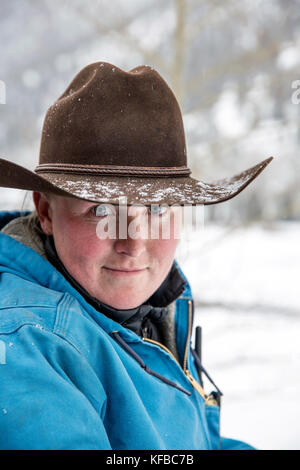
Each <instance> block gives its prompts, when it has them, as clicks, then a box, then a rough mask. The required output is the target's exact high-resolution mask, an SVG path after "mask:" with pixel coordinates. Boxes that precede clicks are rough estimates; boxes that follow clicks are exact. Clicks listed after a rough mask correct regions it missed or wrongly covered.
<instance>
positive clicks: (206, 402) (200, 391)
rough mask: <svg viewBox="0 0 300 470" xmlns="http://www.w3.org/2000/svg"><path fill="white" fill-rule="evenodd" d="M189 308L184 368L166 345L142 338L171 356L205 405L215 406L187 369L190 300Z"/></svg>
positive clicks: (190, 320)
mask: <svg viewBox="0 0 300 470" xmlns="http://www.w3.org/2000/svg"><path fill="white" fill-rule="evenodd" d="M188 306H189V308H188V334H187V339H186V344H185V350H184V358H183V367H181V365H180V363H179V362H178V360H177V359H176V357H175V356H174V354H173V353H172V351H170V349H168V348H167V347H166V346H165V345H164V344H162V343H159V342H158V341H155V340H153V339H149V338H142V339H143V341H147V342H149V343H153V344H156V345H157V346H159V347H160V348H162V349H163V350H164V351H166V352H167V353H168V354H170V356H171V357H172V358H173V359H174V360H175V361H176V363H177V364H178V365H179V367H180V368H182V369H183V372H184V373H185V375H186V377H187V379H188V380H189V382H190V383H191V384H192V386H193V387H194V388H195V389H196V390H197V392H198V393H199V394H200V395H201V397H202V398H203V400H204V401H205V404H206V405H215V404H216V401H215V400H214V399H212V397H211V396H210V395H207V394H206V393H205V391H204V389H203V388H202V387H201V385H200V384H199V382H197V380H196V379H194V377H193V376H192V374H191V373H190V371H189V370H188V368H187V355H188V347H189V340H190V336H191V329H192V306H193V305H192V301H191V300H188Z"/></svg>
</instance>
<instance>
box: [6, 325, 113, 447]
mask: <svg viewBox="0 0 300 470" xmlns="http://www.w3.org/2000/svg"><path fill="white" fill-rule="evenodd" d="M0 343H1V352H2V356H1V361H0V381H1V387H0V436H1V437H0V449H5V450H8V449H43V450H49V449H50V450H52V449H53V450H54V449H68V450H69V449H75V450H81V449H88V450H92V449H111V447H110V443H109V440H108V437H107V434H106V431H105V428H104V425H103V418H104V414H105V408H106V395H105V392H104V390H103V387H102V385H101V383H100V381H99V379H98V378H97V377H96V375H95V374H94V372H93V371H92V369H91V368H90V367H89V364H88V363H87V361H86V360H85V358H84V356H82V355H81V354H80V352H79V351H77V350H76V349H75V348H74V347H73V346H72V345H71V344H69V343H68V342H67V341H66V340H65V339H63V338H60V337H59V336H57V335H55V334H53V333H52V332H50V331H46V330H44V329H41V328H40V326H39V325H36V326H34V325H23V326H22V327H21V328H19V329H18V330H17V331H15V332H13V333H9V334H0ZM93 391H94V392H95V391H97V393H93ZM95 396H96V397H97V399H96V398H95Z"/></svg>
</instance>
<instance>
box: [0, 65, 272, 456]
mask: <svg viewBox="0 0 300 470" xmlns="http://www.w3.org/2000/svg"><path fill="white" fill-rule="evenodd" d="M270 161H271V158H268V159H266V160H264V161H263V162H260V163H259V164H257V165H255V166H254V167H252V168H250V169H248V170H246V171H243V172H242V173H240V174H239V175H236V176H234V177H233V178H227V179H224V180H222V181H218V182H215V183H211V184H207V183H203V182H202V181H198V180H197V179H194V178H192V177H191V176H190V173H191V171H190V170H189V168H188V167H187V157H186V145H185V135H184V128H183V123H182V116H181V111H180V108H179V105H178V103H177V100H176V98H175V96H174V94H173V92H172V91H171V89H170V88H169V86H168V85H167V83H166V82H165V81H164V79H163V78H162V77H161V76H160V74H159V73H158V72H157V71H156V70H154V69H153V68H152V67H149V66H146V65H142V66H138V67H135V68H134V69H132V70H130V71H129V72H126V71H124V70H122V69H120V68H118V67H116V66H115V65H112V64H109V63H106V62H96V63H93V64H90V65H88V66H86V67H85V68H83V69H82V70H81V71H80V72H79V73H78V74H77V75H76V76H75V78H74V79H73V80H72V82H71V83H70V85H69V86H68V87H67V89H66V91H65V92H64V93H63V94H62V95H61V96H60V97H59V98H58V99H57V100H56V102H55V103H54V104H53V105H52V106H51V107H50V108H49V110H48V112H47V114H46V117H45V121H44V126H43V131H42V139H41V147H40V157H39V164H38V166H37V167H36V169H35V171H34V172H32V171H29V170H27V169H26V168H24V167H22V166H20V165H17V164H15V163H13V162H11V161H8V160H4V159H1V160H0V186H2V187H8V188H19V189H23V190H29V191H33V200H34V205H35V210H34V211H3V212H1V214H0V227H1V233H0V260H1V262H0V272H1V282H0V293H1V295H0V303H1V308H0V342H1V343H0V344H1V349H0V351H1V358H0V359H1V360H0V374H1V383H2V385H1V387H0V430H1V432H0V436H1V438H0V448H1V449H43V450H49V449H51V450H57V449H68V450H71V449H72V450H73V449H76V450H82V449H85V450H86V449H88V450H90V449H101V450H109V449H113V450H124V449H130V450H141V449H151V450H153V449H159V450H164V449H167V450H174V449H175V450H180V449H182V450H192V449H195V450H198V449H199V450H200V449H207V450H212V449H252V447H251V445H248V444H246V443H243V442H241V441H238V440H233V439H227V438H223V437H220V429H219V414H220V396H221V392H220V390H219V389H218V388H217V387H216V386H214V383H213V382H212V389H213V388H214V389H213V390H212V391H211V392H208V393H207V392H205V391H204V389H203V387H202V385H201V383H202V382H201V374H203V373H206V371H205V369H204V367H203V365H202V364H201V361H200V358H199V354H197V352H196V351H195V350H194V348H192V347H191V332H192V326H193V315H194V313H193V297H192V292H191V288H190V285H189V282H188V280H187V278H186V277H185V275H184V273H183V271H182V269H181V267H180V266H179V264H178V262H177V261H176V259H175V252H176V247H177V244H178V238H177V237H176V236H175V235H176V233H177V231H178V230H179V231H180V227H181V219H180V217H178V214H181V213H182V209H183V207H184V206H185V205H192V206H196V205H202V204H215V203H219V202H223V201H226V200H228V199H230V198H232V197H234V196H236V195H237V194H238V193H239V192H240V191H242V190H243V189H244V188H245V187H246V186H247V185H248V184H249V183H250V182H251V181H253V180H254V178H256V177H257V175H258V174H259V173H260V172H261V171H262V170H263V169H264V168H265V167H266V166H267V164H268V163H269V162H270ZM109 222H113V224H111V226H112V227H113V229H112V231H111V232H108V231H107V227H108V225H109ZM150 223H151V224H152V223H153V224H154V225H153V226H156V227H158V236H156V237H151V236H150V231H149V232H148V233H147V236H145V237H142V236H141V234H143V233H145V232H144V230H145V231H147V229H148V228H149V226H150V225H149V224H150ZM164 227H167V228H169V236H168V237H165V238H164V237H163V236H162V230H163V228H164ZM150 228H152V225H151V227H150ZM104 232H105V233H106V235H105V233H104ZM151 233H152V232H151ZM208 377H209V376H208Z"/></svg>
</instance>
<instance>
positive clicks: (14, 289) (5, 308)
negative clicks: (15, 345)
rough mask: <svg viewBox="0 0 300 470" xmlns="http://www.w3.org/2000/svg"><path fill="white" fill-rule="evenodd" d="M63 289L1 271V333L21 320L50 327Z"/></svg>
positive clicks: (15, 326) (19, 323)
mask: <svg viewBox="0 0 300 470" xmlns="http://www.w3.org/2000/svg"><path fill="white" fill-rule="evenodd" d="M64 296H65V294H64V292H58V291H54V290H52V289H48V288H47V287H44V286H41V285H39V284H36V283H35V282H32V281H29V280H27V279H23V278H22V277H20V276H18V275H16V274H13V273H1V275H0V333H5V332H7V333H9V332H11V331H14V330H15V329H17V328H19V327H20V326H22V325H23V324H32V325H34V326H38V327H39V326H40V327H42V328H46V329H48V330H53V327H54V325H55V320H56V313H57V309H58V306H59V305H60V303H61V302H62V299H63V297H64Z"/></svg>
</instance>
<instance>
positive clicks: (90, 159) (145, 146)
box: [39, 62, 186, 168]
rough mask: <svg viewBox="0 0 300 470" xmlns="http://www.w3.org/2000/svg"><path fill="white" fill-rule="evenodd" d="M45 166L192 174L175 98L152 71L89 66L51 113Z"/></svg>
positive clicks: (44, 136)
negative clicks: (169, 170) (166, 169)
mask: <svg viewBox="0 0 300 470" xmlns="http://www.w3.org/2000/svg"><path fill="white" fill-rule="evenodd" d="M39 164H40V165H44V164H64V165H75V166H76V165H80V166H84V165H96V166H109V167H114V166H118V167H121V166H126V167H146V168H149V167H158V168H160V167H170V168H172V167H185V168H186V146H185V135H184V127H183V122H182V116H181V111H180V108H179V105H178V102H177V100H176V98H175V95H174V94H173V92H172V91H171V89H170V88H169V86H168V85H167V83H166V82H165V81H164V80H163V78H162V77H161V76H160V75H159V73H158V72H157V71H156V70H154V69H153V68H152V67H150V66H146V65H141V66H138V67H135V68H134V69H132V70H130V71H129V72H125V71H123V70H121V69H120V68H118V67H116V66H114V65H112V64H109V63H107V62H96V63H93V64H90V65H88V66H87V67H85V68H84V69H82V70H81V71H80V72H79V73H78V74H77V75H76V76H75V78H74V79H73V80H72V82H71V83H70V85H69V86H68V87H67V89H66V90H65V92H64V93H63V94H62V95H61V96H60V97H59V98H58V100H57V101H56V102H55V103H54V104H53V105H52V106H51V107H50V108H49V110H48V111H47V114H46V117H45V120H44V126H43V131H42V139H41V147H40V159H39Z"/></svg>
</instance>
